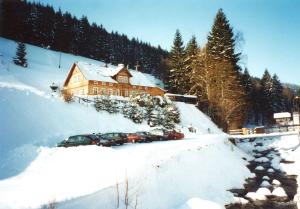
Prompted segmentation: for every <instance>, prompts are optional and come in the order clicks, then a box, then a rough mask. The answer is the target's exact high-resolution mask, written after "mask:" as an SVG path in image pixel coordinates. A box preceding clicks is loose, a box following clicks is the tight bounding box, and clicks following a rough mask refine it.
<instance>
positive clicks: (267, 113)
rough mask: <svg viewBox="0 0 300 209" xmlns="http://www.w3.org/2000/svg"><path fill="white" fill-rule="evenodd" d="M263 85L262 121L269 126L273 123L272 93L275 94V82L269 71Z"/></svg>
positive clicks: (262, 82) (261, 83) (261, 82)
mask: <svg viewBox="0 0 300 209" xmlns="http://www.w3.org/2000/svg"><path fill="white" fill-rule="evenodd" d="M260 85H261V92H260V94H261V99H262V117H263V118H262V119H263V121H262V122H263V124H269V123H270V122H271V121H272V113H273V110H272V92H273V81H272V78H271V75H270V73H269V71H268V70H267V69H266V70H265V72H264V74H263V76H262V79H261V81H260Z"/></svg>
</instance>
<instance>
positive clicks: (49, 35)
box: [0, 0, 168, 78]
mask: <svg viewBox="0 0 300 209" xmlns="http://www.w3.org/2000/svg"><path fill="white" fill-rule="evenodd" d="M0 8H1V10H2V11H0V13H1V16H2V19H1V23H0V25H1V31H0V35H1V36H3V37H5V38H9V39H13V40H16V41H21V42H26V43H30V44H33V45H37V46H40V47H45V48H50V49H52V50H56V51H62V52H66V53H71V54H75V55H81V56H84V57H89V58H92V59H96V60H100V61H103V62H105V63H112V64H119V63H124V64H125V65H129V67H131V68H133V67H135V66H136V65H137V64H138V65H139V67H140V70H141V71H143V72H146V73H151V74H153V75H154V76H156V77H158V78H162V77H163V76H164V73H165V71H164V65H163V64H162V62H161V61H162V60H164V59H165V58H166V57H167V55H168V52H167V51H165V50H163V49H161V48H160V46H158V47H153V46H151V45H150V44H148V43H145V42H142V41H139V40H138V39H135V38H132V39H129V38H128V37H127V36H126V35H124V34H119V33H118V32H111V33H109V32H107V31H106V29H105V28H104V27H103V26H102V25H100V26H99V25H97V24H95V23H90V22H89V21H88V19H87V17H86V16H83V17H82V18H80V19H78V18H77V17H75V16H72V15H71V14H70V13H69V12H65V13H62V11H61V10H59V11H55V10H54V9H53V7H52V6H49V5H47V6H45V5H42V4H40V3H30V2H27V1H21V0H2V5H1V6H0Z"/></svg>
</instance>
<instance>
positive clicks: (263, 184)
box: [260, 180, 271, 187]
mask: <svg viewBox="0 0 300 209" xmlns="http://www.w3.org/2000/svg"><path fill="white" fill-rule="evenodd" d="M260 186H261V187H269V186H271V184H270V183H269V182H268V181H266V180H265V181H263V182H262V183H261V185H260Z"/></svg>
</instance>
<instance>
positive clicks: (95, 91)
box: [93, 87, 98, 95]
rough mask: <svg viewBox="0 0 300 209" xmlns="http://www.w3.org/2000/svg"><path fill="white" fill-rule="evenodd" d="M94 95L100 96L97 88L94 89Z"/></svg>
mask: <svg viewBox="0 0 300 209" xmlns="http://www.w3.org/2000/svg"><path fill="white" fill-rule="evenodd" d="M93 94H94V95H98V88H97V87H94V88H93Z"/></svg>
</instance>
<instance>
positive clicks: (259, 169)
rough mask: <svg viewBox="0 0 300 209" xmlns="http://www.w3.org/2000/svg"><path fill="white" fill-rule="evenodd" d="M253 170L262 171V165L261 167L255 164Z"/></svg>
mask: <svg viewBox="0 0 300 209" xmlns="http://www.w3.org/2000/svg"><path fill="white" fill-rule="evenodd" d="M255 170H257V171H262V170H264V167H262V166H261V165H260V166H257V167H256V168H255Z"/></svg>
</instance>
